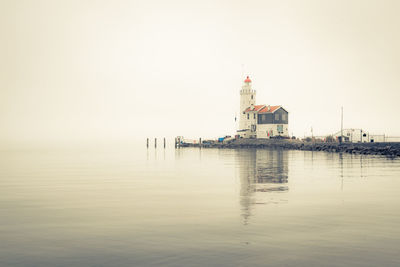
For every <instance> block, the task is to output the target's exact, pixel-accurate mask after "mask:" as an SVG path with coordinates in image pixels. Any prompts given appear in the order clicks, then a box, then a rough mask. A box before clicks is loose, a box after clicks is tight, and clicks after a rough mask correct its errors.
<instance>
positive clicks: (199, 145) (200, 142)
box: [199, 137, 201, 147]
mask: <svg viewBox="0 0 400 267" xmlns="http://www.w3.org/2000/svg"><path fill="white" fill-rule="evenodd" d="M199 147H201V137H200V138H199Z"/></svg>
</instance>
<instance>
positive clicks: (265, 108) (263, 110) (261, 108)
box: [245, 105, 281, 113]
mask: <svg viewBox="0 0 400 267" xmlns="http://www.w3.org/2000/svg"><path fill="white" fill-rule="evenodd" d="M268 107H269V110H268ZM280 107H281V106H267V105H256V106H254V109H251V107H248V108H247V109H246V110H245V112H249V111H256V112H258V113H273V112H275V110H277V109H278V108H280Z"/></svg>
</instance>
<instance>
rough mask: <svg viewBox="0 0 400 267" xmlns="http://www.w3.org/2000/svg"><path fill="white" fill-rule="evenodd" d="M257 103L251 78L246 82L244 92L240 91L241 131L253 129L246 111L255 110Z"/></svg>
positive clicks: (243, 87)
mask: <svg viewBox="0 0 400 267" xmlns="http://www.w3.org/2000/svg"><path fill="white" fill-rule="evenodd" d="M255 103H256V90H253V89H252V88H251V80H250V78H249V76H247V78H246V79H245V80H244V83H243V86H242V90H240V116H239V129H238V130H239V131H246V130H249V129H250V128H251V121H252V120H251V119H250V118H248V117H249V114H248V113H246V112H245V111H246V109H248V108H249V107H250V108H254V105H255Z"/></svg>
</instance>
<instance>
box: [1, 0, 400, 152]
mask: <svg viewBox="0 0 400 267" xmlns="http://www.w3.org/2000/svg"><path fill="white" fill-rule="evenodd" d="M399 11H400V2H399V1H366V0H362V1H361V0H360V1H348V0H347V1H321V0H315V1H265V0H264V1H215V0H213V1H208V0H206V1H123V0H114V1H82V0H80V1H54V0H35V1H33V0H32V1H28V0H26V1H4V0H3V1H0V34H1V35H0V38H1V42H0V59H1V62H0V86H1V91H0V127H1V131H0V144H3V145H4V144H19V143H36V142H72V141H74V142H75V141H83V142H85V141H96V140H100V141H107V140H136V139H142V138H145V137H152V138H153V137H162V136H167V137H173V136H176V135H183V136H185V137H193V138H198V137H200V136H201V137H203V138H206V137H217V136H220V135H226V134H234V131H235V129H236V127H237V123H235V121H234V117H235V113H236V114H237V113H238V112H239V111H238V108H239V90H240V89H241V86H242V82H243V80H244V78H245V77H244V76H245V75H250V77H251V79H252V80H253V88H254V89H256V90H257V104H270V105H282V106H284V107H285V108H286V109H287V110H288V111H289V133H290V134H292V133H293V134H294V135H296V136H299V137H303V136H304V135H311V133H310V129H311V127H313V129H314V135H325V134H330V133H334V132H336V131H338V130H339V129H340V107H341V106H344V127H345V128H362V129H364V130H366V131H369V132H370V133H375V134H383V133H385V134H387V135H395V136H396V135H397V136H400V124H399V119H398V115H399V114H400V107H399V104H398V102H399V99H400V92H399V87H400V75H399V72H400V50H399V47H400V31H399V28H400V27H399V26H400V17H399V16H398V13H399Z"/></svg>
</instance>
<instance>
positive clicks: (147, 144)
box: [146, 138, 149, 148]
mask: <svg viewBox="0 0 400 267" xmlns="http://www.w3.org/2000/svg"><path fill="white" fill-rule="evenodd" d="M146 146H147V148H149V138H147V142H146Z"/></svg>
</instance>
